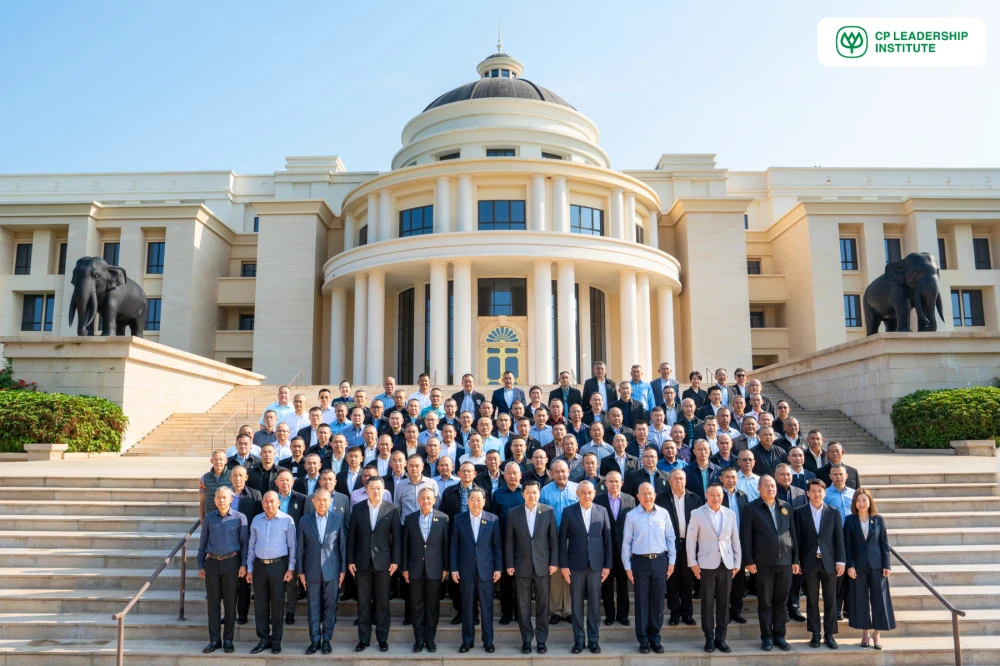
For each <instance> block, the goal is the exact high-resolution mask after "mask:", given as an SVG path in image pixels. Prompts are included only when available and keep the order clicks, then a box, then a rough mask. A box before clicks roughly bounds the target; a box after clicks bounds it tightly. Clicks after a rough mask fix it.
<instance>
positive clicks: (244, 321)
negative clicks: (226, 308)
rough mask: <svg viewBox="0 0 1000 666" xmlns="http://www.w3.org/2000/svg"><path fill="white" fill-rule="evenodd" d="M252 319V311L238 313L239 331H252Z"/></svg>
mask: <svg viewBox="0 0 1000 666" xmlns="http://www.w3.org/2000/svg"><path fill="white" fill-rule="evenodd" d="M253 320H254V313H253V312H250V313H243V312H241V313H240V330H241V331H252V330H253Z"/></svg>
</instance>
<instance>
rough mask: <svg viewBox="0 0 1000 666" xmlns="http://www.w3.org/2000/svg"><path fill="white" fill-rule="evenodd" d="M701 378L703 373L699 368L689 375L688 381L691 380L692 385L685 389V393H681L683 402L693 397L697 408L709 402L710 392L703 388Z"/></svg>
mask: <svg viewBox="0 0 1000 666" xmlns="http://www.w3.org/2000/svg"><path fill="white" fill-rule="evenodd" d="M701 380H702V377H701V373H700V372H698V371H697V370H695V371H693V372H692V373H691V374H689V375H688V381H689V382H691V387H690V388H686V389H684V393H682V394H681V402H683V401H684V399H685V398H691V399H692V400H694V406H695V408H698V407H701V406H703V405H705V404H706V403H707V402H708V393H707V392H706V391H705V389H703V388H701Z"/></svg>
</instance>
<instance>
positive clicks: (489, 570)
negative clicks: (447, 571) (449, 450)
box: [450, 486, 503, 653]
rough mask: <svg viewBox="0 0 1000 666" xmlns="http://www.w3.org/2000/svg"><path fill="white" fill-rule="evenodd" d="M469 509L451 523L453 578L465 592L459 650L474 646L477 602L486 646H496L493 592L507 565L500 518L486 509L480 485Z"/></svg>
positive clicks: (474, 492) (473, 491) (464, 650)
mask: <svg viewBox="0 0 1000 666" xmlns="http://www.w3.org/2000/svg"><path fill="white" fill-rule="evenodd" d="M467 501H468V503H469V510H468V511H463V512H462V513H460V514H458V515H457V516H455V520H454V521H453V523H452V526H451V558H450V561H451V578H452V580H454V581H455V582H456V583H458V587H459V591H460V593H461V595H462V646H461V647H460V648H459V649H458V651H459V652H463V653H464V652H468V651H469V650H471V649H472V645H473V641H474V640H475V638H476V625H475V612H476V606H475V604H476V603H477V602H478V604H479V614H480V617H481V619H482V623H483V625H482V626H483V630H482V637H483V649H485V650H486V652H488V653H492V652H494V651H495V648H494V647H493V592H494V586H495V585H496V582H497V581H498V580H500V572H501V570H502V569H503V549H502V548H501V545H500V521H499V520H498V519H497V517H496V516H495V515H493V514H492V513H488V512H486V511H483V507H484V506H485V505H486V491H485V490H483V489H482V488H480V487H479V486H476V487H474V488H473V489H472V490H471V491H469V496H468V500H467Z"/></svg>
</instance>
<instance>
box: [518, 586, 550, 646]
mask: <svg viewBox="0 0 1000 666" xmlns="http://www.w3.org/2000/svg"><path fill="white" fill-rule="evenodd" d="M514 589H515V596H516V598H517V626H518V628H519V629H520V630H521V643H527V644H530V643H531V638H532V636H534V638H535V639H536V641H537V642H538V644H539V645H545V642H546V641H547V640H549V577H548V575H544V576H531V577H523V578H521V577H519V578H515V579H514ZM532 590H533V591H534V593H535V626H534V628H532V626H531V593H532Z"/></svg>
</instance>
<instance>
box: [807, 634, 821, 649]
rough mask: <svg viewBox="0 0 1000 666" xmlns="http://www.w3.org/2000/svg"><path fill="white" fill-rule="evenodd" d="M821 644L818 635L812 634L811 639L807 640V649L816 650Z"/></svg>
mask: <svg viewBox="0 0 1000 666" xmlns="http://www.w3.org/2000/svg"><path fill="white" fill-rule="evenodd" d="M821 642H822V641H820V638H819V634H813V635H812V638H810V639H809V647H811V648H818V647H819V646H820V643H821Z"/></svg>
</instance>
